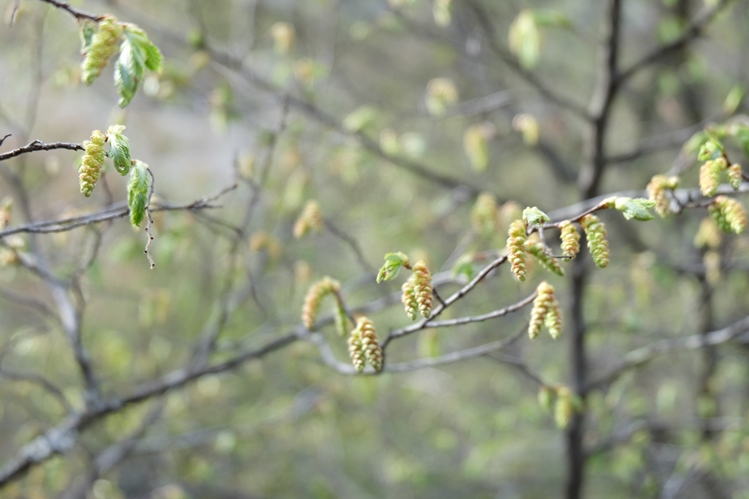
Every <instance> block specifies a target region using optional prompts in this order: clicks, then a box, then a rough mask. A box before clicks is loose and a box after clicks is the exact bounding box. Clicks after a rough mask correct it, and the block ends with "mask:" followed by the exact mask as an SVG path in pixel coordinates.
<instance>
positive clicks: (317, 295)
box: [302, 277, 341, 329]
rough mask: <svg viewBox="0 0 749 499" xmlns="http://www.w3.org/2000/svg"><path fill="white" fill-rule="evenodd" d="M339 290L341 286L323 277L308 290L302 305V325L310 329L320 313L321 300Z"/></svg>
mask: <svg viewBox="0 0 749 499" xmlns="http://www.w3.org/2000/svg"><path fill="white" fill-rule="evenodd" d="M340 288H341V284H340V283H339V282H338V281H336V280H334V279H331V278H330V277H325V278H323V279H322V280H320V281H317V282H316V283H315V284H313V285H312V286H311V287H310V288H309V291H307V296H305V297H304V305H303V306H302V324H304V327H306V328H307V329H312V326H314V325H315V321H316V320H317V313H318V312H319V311H320V304H321V303H322V300H323V298H325V296H327V295H329V294H331V293H335V292H337V291H338V290H339V289H340Z"/></svg>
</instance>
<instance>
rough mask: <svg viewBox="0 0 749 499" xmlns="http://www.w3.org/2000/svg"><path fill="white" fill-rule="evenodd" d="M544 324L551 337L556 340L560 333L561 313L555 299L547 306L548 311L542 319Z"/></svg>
mask: <svg viewBox="0 0 749 499" xmlns="http://www.w3.org/2000/svg"><path fill="white" fill-rule="evenodd" d="M544 325H545V326H546V329H547V330H548V331H549V336H551V338H552V339H554V340H556V339H557V338H559V337H560V336H561V335H562V313H561V311H560V310H559V302H557V301H556V300H554V301H553V302H552V304H551V306H550V307H549V312H548V313H547V314H546V318H545V319H544Z"/></svg>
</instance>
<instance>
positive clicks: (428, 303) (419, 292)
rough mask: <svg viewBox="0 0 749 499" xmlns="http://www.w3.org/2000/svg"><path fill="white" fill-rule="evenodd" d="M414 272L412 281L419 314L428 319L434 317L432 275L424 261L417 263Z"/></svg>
mask: <svg viewBox="0 0 749 499" xmlns="http://www.w3.org/2000/svg"><path fill="white" fill-rule="evenodd" d="M412 271H413V274H411V278H410V280H411V281H412V282H413V290H414V294H415V295H416V303H417V305H418V307H419V313H420V314H421V316H422V317H424V318H425V319H428V318H429V317H430V316H431V315H432V274H431V273H430V272H429V269H428V268H427V265H426V263H424V261H423V260H419V261H418V262H416V265H414V266H413V269H412Z"/></svg>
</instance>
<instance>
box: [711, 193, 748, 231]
mask: <svg viewBox="0 0 749 499" xmlns="http://www.w3.org/2000/svg"><path fill="white" fill-rule="evenodd" d="M707 210H708V213H710V216H711V217H713V220H715V223H716V224H717V225H718V227H720V229H721V230H722V231H723V232H727V233H729V234H730V233H734V234H741V233H742V232H744V231H745V230H746V223H747V220H746V211H745V210H744V206H743V205H742V204H741V203H740V202H739V201H737V200H735V199H733V198H729V197H727V196H718V197H716V198H715V200H714V201H713V203H712V204H711V205H710V206H708V207H707Z"/></svg>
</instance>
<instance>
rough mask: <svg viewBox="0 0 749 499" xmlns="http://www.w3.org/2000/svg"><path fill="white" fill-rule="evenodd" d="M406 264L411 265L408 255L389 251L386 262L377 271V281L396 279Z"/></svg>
mask: <svg viewBox="0 0 749 499" xmlns="http://www.w3.org/2000/svg"><path fill="white" fill-rule="evenodd" d="M404 265H410V264H409V262H408V257H407V256H406V255H405V254H404V253H400V252H398V253H388V254H386V255H385V264H384V265H383V266H382V268H380V271H379V272H378V273H377V282H378V283H380V282H382V281H389V280H391V279H395V278H396V277H397V276H398V273H399V272H400V270H401V267H403V266H404Z"/></svg>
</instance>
